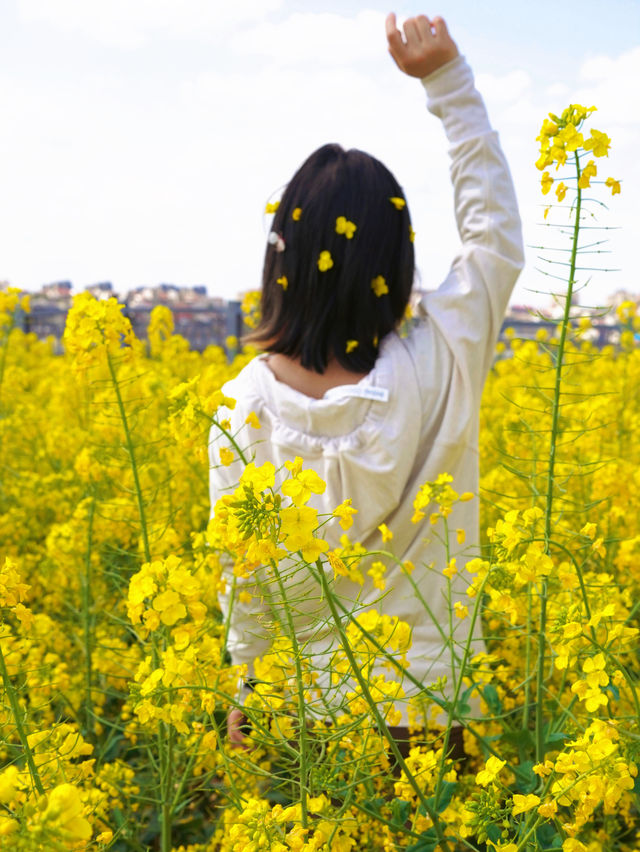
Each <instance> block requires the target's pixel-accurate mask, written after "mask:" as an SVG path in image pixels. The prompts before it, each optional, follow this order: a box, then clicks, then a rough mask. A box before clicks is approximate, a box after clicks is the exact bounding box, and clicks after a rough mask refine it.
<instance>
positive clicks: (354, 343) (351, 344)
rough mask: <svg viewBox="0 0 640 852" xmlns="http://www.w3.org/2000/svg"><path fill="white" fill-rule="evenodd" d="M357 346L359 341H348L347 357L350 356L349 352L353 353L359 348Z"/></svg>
mask: <svg viewBox="0 0 640 852" xmlns="http://www.w3.org/2000/svg"><path fill="white" fill-rule="evenodd" d="M357 345H358V341H357V340H347V345H346V352H347V355H348V354H349V352H353V350H354V349H355V348H356V347H357Z"/></svg>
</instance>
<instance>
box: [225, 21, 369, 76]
mask: <svg viewBox="0 0 640 852" xmlns="http://www.w3.org/2000/svg"><path fill="white" fill-rule="evenodd" d="M384 19H385V16H384V15H383V14H381V13H380V12H374V11H370V10H367V11H362V12H360V13H358V14H357V15H356V16H355V17H354V18H348V17H345V16H343V15H338V14H332V13H328V12H327V13H304V14H301V13H295V14H293V15H291V16H290V17H288V18H287V19H286V20H284V21H282V22H279V23H269V22H265V23H262V24H260V25H259V26H255V27H253V28H251V29H248V30H246V31H243V32H242V33H237V34H236V35H235V36H234V37H233V38H232V40H231V49H232V50H233V51H234V53H236V54H238V55H241V56H251V57H257V56H263V57H267V58H269V59H270V60H272V61H274V62H277V63H278V64H282V65H285V64H287V65H288V64H297V63H304V65H305V66H306V68H307V69H308V68H309V67H313V66H316V65H317V64H318V63H321V64H322V65H335V64H336V63H337V64H340V65H355V64H356V63H358V62H362V61H363V60H367V59H377V58H379V57H380V56H381V54H383V53H384V50H385V45H386V40H385V35H384ZM310 63H313V65H312V66H310Z"/></svg>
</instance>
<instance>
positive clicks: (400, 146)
mask: <svg viewBox="0 0 640 852" xmlns="http://www.w3.org/2000/svg"><path fill="white" fill-rule="evenodd" d="M214 5H216V6H217V5H218V4H217V3H216V4H213V3H211V4H210V3H208V2H207V3H204V2H202V3H201V2H196V0H188V2H184V3H181V4H179V5H178V4H177V3H175V2H168V0H165V2H162V3H153V4H152V3H151V2H150V0H149V2H146V0H145V2H144V3H143V2H132V3H130V2H127V3H126V5H125V3H124V2H122V0H115V2H114V3H113V4H110V5H108V6H98V4H97V3H94V2H93V0H92V2H90V3H88V2H86V0H85V2H84V3H79V2H75V0H51V2H47V3H45V0H22V7H23V9H26V10H29V9H30V10H31V12H32V13H33V14H34V15H35V17H38V16H40V17H39V20H48V21H50V23H52V24H53V23H55V25H56V26H58V27H60V28H65V27H66V28H68V29H73V28H75V29H76V31H78V32H82V33H85V34H87V33H91V34H92V37H95V38H102V39H103V40H105V39H106V38H112V40H113V41H114V43H116V42H117V39H120V42H119V43H124V42H123V39H124V40H125V41H126V39H129V43H130V44H133V43H134V42H135V39H141V40H145V39H151V40H152V39H154V38H157V37H158V36H161V37H163V38H164V37H168V36H169V35H170V34H171V32H173V33H178V34H179V33H181V32H182V33H183V34H184V37H185V39H187V40H188V39H190V38H193V40H195V39H200V38H205V37H207V38H209V37H213V35H212V34H214V33H217V32H219V28H218V20H217V19H216V20H215V21H214V20H213V17H212V16H211V14H210V10H211V8H212V7H213V6H214ZM280 5H281V2H280V0H270V2H262V0H261V2H259V3H258V0H255V2H250V3H247V4H244V5H243V6H242V12H241V13H240V12H237V11H234V12H233V15H235V17H233V16H232V14H231V13H230V12H229V13H228V14H227V17H226V19H225V20H226V21H227V22H228V26H229V27H230V28H231V30H233V28H234V27H237V26H238V21H239V17H238V16H239V15H240V14H243V15H248V10H250V9H252V8H253V9H254V11H256V10H257V11H256V14H257V15H258V18H257V20H258V23H256V22H255V21H254V20H249V19H248V18H245V25H246V31H245V36H246V41H244V42H243V41H241V40H240V39H238V38H237V39H235V40H234V41H233V43H232V45H231V44H230V43H227V44H226V45H225V46H224V48H221V50H220V51H219V52H218V51H216V52H215V53H212V67H216V68H220V67H228V68H237V67H242V68H243V71H242V73H240V72H237V71H233V72H232V71H227V72H225V73H218V72H213V71H209V72H205V73H202V72H201V73H198V74H192V72H191V70H190V65H189V63H188V62H187V63H185V65H184V67H181V66H180V63H179V61H178V62H177V64H176V73H175V75H174V76H173V77H168V76H167V75H166V74H164V75H161V74H159V73H158V72H159V71H160V69H159V68H156V67H150V68H148V69H146V68H145V75H144V80H142V78H141V77H136V76H135V74H134V72H132V71H130V70H129V71H127V72H126V73H125V72H124V71H122V70H121V67H120V65H119V64H118V63H117V62H115V63H114V64H113V67H112V69H111V70H110V71H109V70H106V69H105V67H104V66H101V67H102V71H101V75H100V76H98V75H97V74H96V73H95V70H94V69H92V68H90V67H89V68H86V69H85V70H84V71H83V72H82V73H77V74H75V76H74V77H68V78H67V79H66V81H65V83H64V84H62V85H61V84H60V80H59V79H56V80H50V79H49V78H47V77H46V76H44V77H43V78H42V79H41V80H40V81H37V80H36V79H35V78H34V77H33V75H32V76H29V77H27V76H25V77H21V78H17V77H16V75H15V74H12V75H6V76H5V77H0V113H1V114H3V115H11V116H12V128H11V133H6V134H3V135H2V136H0V156H2V159H3V161H4V162H5V163H10V164H11V166H12V168H11V170H10V171H8V179H7V181H5V186H4V187H3V195H4V198H5V203H4V204H3V206H2V207H1V208H0V232H2V234H3V236H4V237H5V239H4V241H3V242H4V250H3V267H2V268H0V279H2V278H9V279H10V280H11V281H12V282H13V283H15V284H17V285H20V286H25V285H26V286H28V287H32V288H33V287H37V286H39V285H40V284H41V283H42V282H44V281H47V280H52V279H55V278H56V277H63V278H70V279H71V280H72V281H73V282H74V284H75V285H76V286H83V285H84V284H86V283H91V282H92V281H95V280H98V279H111V280H112V281H113V282H114V284H115V286H116V288H118V289H120V290H124V289H125V288H126V287H128V286H133V285H136V284H142V283H154V282H158V281H173V282H175V283H179V284H188V283H205V284H207V285H208V287H209V289H210V291H211V292H212V293H220V294H222V295H226V296H228V297H232V296H234V295H235V294H237V293H238V292H239V291H241V290H244V289H247V288H248V287H253V286H256V284H257V282H258V280H259V277H260V271H261V262H262V254H263V250H264V241H265V234H264V226H265V223H264V221H263V215H262V210H263V207H264V202H265V201H266V199H267V198H268V197H269V196H270V194H271V193H272V192H273V191H274V190H275V189H277V188H278V187H279V186H280V185H282V184H283V183H285V182H286V181H287V180H288V179H289V177H290V176H291V174H292V173H293V171H294V170H295V168H296V167H297V166H298V165H299V164H300V162H301V161H302V160H303V159H304V158H305V157H306V156H307V155H308V154H309V153H310V152H311V151H312V150H314V149H315V148H317V147H318V146H319V145H321V144H323V143H325V142H328V141H337V142H340V143H341V144H343V145H345V146H347V147H351V146H354V147H359V148H362V149H364V150H365V151H369V152H370V153H372V154H373V155H374V156H377V157H379V158H380V159H382V160H383V162H385V163H386V164H387V165H388V166H389V168H391V170H392V171H393V172H394V173H395V174H396V176H397V177H398V179H399V181H400V183H401V184H402V185H403V187H404V188H405V190H406V193H407V196H408V199H409V203H410V207H411V212H412V217H413V220H414V227H415V229H416V232H417V235H418V236H417V241H416V248H417V253H418V260H419V263H420V266H421V270H422V274H423V282H424V284H425V285H426V286H428V287H433V286H437V284H438V283H439V281H440V280H441V279H442V277H443V276H444V275H445V274H446V271H447V269H448V266H449V263H450V261H451V260H452V257H453V254H454V252H455V251H456V249H457V245H458V237H457V234H456V230H455V224H454V220H453V215H452V195H451V188H450V185H449V175H448V161H447V156H446V140H445V137H444V134H443V132H442V129H441V128H440V126H439V123H438V121H437V120H436V119H435V118H433V117H431V116H429V115H428V113H427V111H426V109H425V97H424V92H423V90H422V88H421V86H420V84H419V82H417V81H415V80H409V79H408V78H406V77H404V76H403V75H401V74H400V73H399V72H398V71H397V69H396V68H395V66H394V64H393V62H392V60H391V59H390V58H389V57H388V56H387V55H386V45H385V44H384V31H383V29H382V28H381V27H382V20H383V17H384V16H383V15H382V14H379V13H377V12H371V11H361V12H360V13H359V14H357V15H355V16H353V17H351V18H349V17H347V16H338V15H329V14H327V15H325V14H318V15H314V14H304V15H302V14H297V15H292V16H291V17H289V18H286V19H285V20H283V21H282V22H281V23H280V24H279V25H277V26H276V25H273V24H272V23H269V22H267V21H264V20H262V19H261V17H260V16H261V15H262V17H264V15H263V12H264V10H265V9H270V8H273V9H275V8H276V7H278V6H280ZM258 7H259V8H258ZM34 10H35V11H34ZM261 10H262V11H261ZM218 11H219V10H218ZM264 14H266V12H264ZM100 15H103V17H102V18H101V17H100ZM180 18H182V20H179V19H180ZM261 20H262V23H261V22H260V21H261ZM231 30H230V31H231ZM196 31H197V33H196ZM233 31H234V32H235V31H236V30H233ZM125 37H126V38H125ZM329 44H332V45H333V47H331V48H329V47H328V45H329ZM231 48H232V49H233V55H231ZM176 55H177V54H176ZM238 56H241V57H246V58H247V62H246V63H240V66H239V65H238V61H237V58H238ZM345 58H346V59H345ZM232 60H235V61H232ZM347 60H348V63H351V64H345V63H346V62H347ZM291 62H296V63H298V67H297V68H296V69H293V68H292V67H291V66H290V64H289V63H291ZM374 63H375V64H374ZM162 70H164V69H162ZM639 78H640V49H639V50H634V51H627V52H626V53H624V54H622V55H621V56H618V57H591V58H589V59H587V60H586V61H585V62H584V63H583V64H582V65H581V66H579V70H578V73H577V74H576V78H575V79H573V80H572V79H566V80H563V81H562V82H561V83H558V84H555V85H554V86H553V87H545V88H544V89H542V88H539V87H538V84H537V79H536V75H535V72H534V71H533V70H532V69H529V68H526V67H522V68H516V69H514V70H513V71H511V72H510V73H508V74H506V75H502V76H498V75H495V74H487V73H479V74H478V75H477V84H478V88H479V89H480V91H481V92H482V93H483V95H484V96H485V99H486V101H487V104H488V108H489V114H490V117H491V119H492V122H493V125H494V126H495V127H496V128H497V129H498V130H499V132H500V137H501V139H502V142H503V145H504V148H505V151H506V154H507V158H508V161H509V164H510V167H511V171H512V174H513V176H514V179H515V182H516V187H517V192H518V198H519V201H520V207H521V214H522V218H523V222H524V227H525V240H526V242H528V243H535V244H538V243H540V242H542V241H543V239H544V235H543V234H542V235H541V234H540V233H539V231H538V229H537V227H536V222H537V221H539V219H540V218H541V209H542V204H543V201H544V200H545V199H544V197H543V196H542V195H541V194H540V191H539V177H540V175H539V172H537V170H536V169H535V168H534V166H533V163H534V161H535V159H536V143H535V136H536V135H537V132H538V128H539V126H540V122H541V121H542V118H544V117H545V116H546V114H547V112H549V110H557V109H561V108H562V107H563V106H564V105H566V103H568V102H569V101H573V102H583V103H587V104H589V105H590V104H591V103H595V104H596V105H597V106H598V107H599V111H598V113H596V114H595V116H594V120H593V125H594V126H595V127H597V128H598V129H602V130H606V132H607V133H609V134H610V135H611V137H612V139H613V146H612V149H611V156H610V158H609V159H608V160H605V161H602V160H601V161H599V163H602V164H603V166H602V169H601V172H602V173H604V170H605V167H606V168H608V169H610V171H607V173H606V175H604V174H603V176H608V174H612V175H613V176H615V177H619V178H622V179H623V180H624V184H623V194H622V196H616V197H615V199H613V200H612V202H611V207H612V214H611V217H610V221H611V224H614V225H619V224H623V225H624V229H623V230H622V231H618V232H614V233H613V237H614V241H613V242H612V245H611V248H612V249H613V250H614V252H615V254H614V255H612V256H611V265H615V266H623V267H624V268H625V270H626V278H623V277H621V276H620V275H618V277H617V278H616V277H615V276H613V275H612V276H603V277H602V281H601V282H598V281H596V280H594V284H593V289H594V292H595V291H596V290H597V291H598V292H599V293H606V291H607V290H609V289H616V287H618V286H623V285H627V286H631V288H632V289H633V287H634V286H635V287H636V288H638V284H637V283H635V282H634V281H633V280H632V279H630V276H631V275H635V246H634V244H633V243H634V235H635V234H636V233H637V232H638V231H640V212H639V211H638V209H637V205H636V204H635V202H634V198H635V195H636V193H637V191H638V184H639V183H640V175H639V173H638V168H639V167H638V161H637V155H636V149H637V144H638V128H639V121H640V108H639V106H638V104H637V95H636V94H635V92H634V87H633V81H634V80H635V79H639ZM634 97H635V98H636V101H634V100H633V98H634ZM596 118H597V121H596ZM529 254H530V257H529V261H530V267H529V268H528V269H527V270H526V271H525V274H524V275H523V277H522V286H521V287H520V288H519V290H518V291H517V293H516V296H515V298H516V300H517V301H518V302H523V301H532V298H531V297H530V296H529V295H527V294H526V293H524V288H525V287H532V288H534V289H543V290H544V289H545V287H546V284H547V282H546V281H545V280H543V279H541V277H540V276H539V275H537V273H535V272H534V270H533V261H534V258H535V252H534V251H532V250H530V251H529ZM594 265H595V264H594ZM598 288H599V289H598ZM534 301H537V302H538V303H540V302H541V301H544V297H539V298H538V299H536V300H534Z"/></svg>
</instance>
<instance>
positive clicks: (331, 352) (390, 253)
mask: <svg viewBox="0 0 640 852" xmlns="http://www.w3.org/2000/svg"><path fill="white" fill-rule="evenodd" d="M391 199H393V201H392V200H391ZM298 208H299V209H298ZM339 217H345V218H346V220H347V221H348V223H353V224H354V225H355V226H356V229H355V231H353V232H352V235H351V237H348V236H347V233H345V232H344V229H343V231H342V233H340V232H339V230H340V229H339V228H338V227H337V226H338V222H337V220H338V219H339ZM342 225H344V222H342ZM272 233H273V234H274V236H275V235H278V237H280V238H281V240H283V241H284V248H283V246H282V242H281V241H280V245H279V246H278V245H277V244H273V243H271V242H269V243H268V244H267V249H266V254H265V261H264V271H263V278H262V297H261V319H260V321H259V323H258V326H257V328H256V329H254V331H253V332H251V334H249V335H247V337H246V338H245V339H246V340H248V341H250V342H252V343H254V344H256V345H257V346H258V347H259V348H261V349H263V350H264V351H266V352H272V353H281V354H283V355H288V356H290V357H292V358H298V359H299V360H300V363H301V365H302V366H303V367H305V368H307V369H312V370H315V371H316V372H318V373H323V372H324V371H325V369H326V367H327V364H328V362H329V360H330V359H331V358H332V357H334V358H336V359H337V361H338V362H339V363H340V364H341V365H342V366H343V367H345V368H346V369H348V370H351V371H353V372H358V373H365V372H366V373H368V372H369V371H370V370H371V369H372V368H373V366H374V364H375V361H376V358H377V355H378V346H379V342H380V341H381V340H382V339H383V338H384V336H385V335H386V334H388V333H389V332H390V331H392V330H393V329H394V328H395V327H396V326H397V325H398V323H399V321H400V320H401V319H402V317H403V316H404V313H405V310H406V307H407V303H408V301H409V296H410V294H411V287H412V285H413V277H414V270H415V261H414V253H413V233H412V230H411V221H410V218H409V210H408V207H407V205H406V203H405V202H404V196H403V193H402V189H401V187H400V185H399V184H398V182H397V180H396V179H395V177H394V176H393V175H392V174H391V172H390V171H389V169H387V167H386V166H384V165H383V164H382V163H381V162H380V161H379V160H376V159H375V158H374V157H372V156H370V155H369V154H365V153H364V152H363V151H358V150H356V149H351V150H349V151H345V150H344V149H343V148H342V147H341V146H340V145H337V144H329V145H323V146H322V147H321V148H319V149H318V150H317V151H314V153H313V154H311V156H310V157H309V158H308V159H307V160H306V161H305V162H304V163H303V164H302V166H300V168H299V169H298V171H297V172H296V173H295V174H294V176H293V177H292V179H291V182H290V183H289V184H288V185H287V187H286V189H285V191H284V194H283V196H282V200H281V201H280V204H279V206H278V209H277V211H276V213H275V216H274V219H273V223H272ZM273 238H274V237H272V239H273ZM322 252H329V253H330V256H331V261H332V262H333V265H332V266H331V267H330V268H328V269H326V268H325V269H323V268H322V267H324V266H325V265H326V264H322V263H319V260H320V255H321V253H322ZM323 258H327V255H326V254H325V255H323ZM379 276H382V278H383V279H384V281H382V282H381V281H380V278H379ZM278 279H280V281H278ZM374 279H377V286H376V290H377V291H378V293H381V294H380V295H377V294H376V292H375V290H374V286H373V282H374ZM385 286H386V288H387V289H388V291H387V292H383V291H384V290H385ZM381 291H382V292H381ZM348 341H349V345H347V342H348ZM356 341H357V345H354V342H356Z"/></svg>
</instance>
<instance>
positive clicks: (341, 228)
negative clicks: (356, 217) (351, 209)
mask: <svg viewBox="0 0 640 852" xmlns="http://www.w3.org/2000/svg"><path fill="white" fill-rule="evenodd" d="M356 230H357V226H356V225H355V224H354V223H353V222H350V221H349V220H348V219H347V217H346V216H338V218H337V219H336V234H344V235H345V237H346V238H347V239H348V240H350V239H352V238H353V235H354V234H355V232H356Z"/></svg>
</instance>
